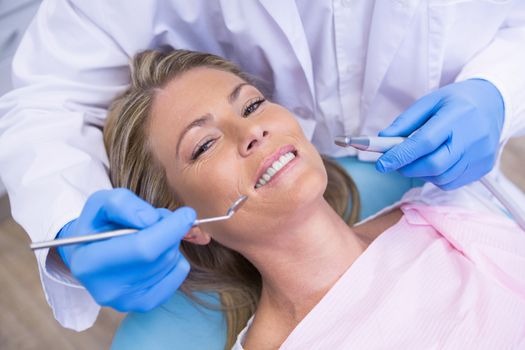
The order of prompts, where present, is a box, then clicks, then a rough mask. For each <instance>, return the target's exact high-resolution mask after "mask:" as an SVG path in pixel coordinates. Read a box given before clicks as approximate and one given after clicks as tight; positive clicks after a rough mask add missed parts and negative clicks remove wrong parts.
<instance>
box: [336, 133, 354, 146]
mask: <svg viewBox="0 0 525 350" xmlns="http://www.w3.org/2000/svg"><path fill="white" fill-rule="evenodd" d="M334 142H335V144H336V145H338V146H341V147H348V146H349V144H350V138H349V137H348V136H336V137H335V138H334Z"/></svg>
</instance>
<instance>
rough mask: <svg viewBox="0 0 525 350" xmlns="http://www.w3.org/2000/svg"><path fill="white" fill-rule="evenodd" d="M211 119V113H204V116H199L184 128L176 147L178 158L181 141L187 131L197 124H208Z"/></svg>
mask: <svg viewBox="0 0 525 350" xmlns="http://www.w3.org/2000/svg"><path fill="white" fill-rule="evenodd" d="M210 119H212V116H211V114H209V113H206V114H205V115H203V116H202V117H199V118H197V119H195V120H194V121H192V122H191V123H189V124H188V125H187V126H186V127H185V128H184V130H183V131H182V133H181V134H180V137H179V139H178V141H177V147H176V151H175V152H176V156H177V159H178V158H179V148H180V144H181V141H182V139H183V138H184V136H185V135H186V133H187V132H188V131H190V130H191V129H193V128H194V127H197V126H203V125H204V124H206V123H207V122H209V121H210Z"/></svg>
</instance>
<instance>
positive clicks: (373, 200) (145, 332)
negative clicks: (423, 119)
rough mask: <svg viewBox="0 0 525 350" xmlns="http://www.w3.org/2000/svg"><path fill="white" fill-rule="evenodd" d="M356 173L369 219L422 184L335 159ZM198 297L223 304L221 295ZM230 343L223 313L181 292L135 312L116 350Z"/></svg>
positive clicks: (117, 337)
mask: <svg viewBox="0 0 525 350" xmlns="http://www.w3.org/2000/svg"><path fill="white" fill-rule="evenodd" d="M335 160H336V161H337V162H338V163H339V164H340V165H341V166H342V167H343V168H344V169H345V170H347V172H348V173H350V174H352V178H353V179H354V181H355V183H356V185H357V188H358V189H359V194H360V197H361V218H360V219H364V218H366V217H368V216H370V215H372V214H374V213H376V212H378V211H379V210H381V209H383V208H385V207H387V206H388V205H390V204H393V203H394V202H396V201H398V200H399V199H401V196H402V195H403V194H404V193H405V192H406V191H408V190H409V189H410V188H412V187H418V186H422V185H423V182H422V181H420V180H413V179H408V178H405V177H403V176H401V175H399V174H397V173H389V174H380V173H379V172H377V171H376V170H375V168H374V166H375V165H374V163H364V162H359V161H358V160H357V159H356V158H355V157H343V158H335ZM198 296H199V297H200V298H201V299H203V300H204V301H206V302H208V303H211V304H213V305H219V304H220V299H219V296H218V294H215V293H210V294H205V293H200V294H198ZM225 344H226V322H225V319H224V317H223V314H222V312H220V311H214V310H210V309H208V308H205V307H203V306H201V305H199V304H196V303H194V302H192V301H191V300H190V299H188V298H187V297H186V296H185V295H184V294H182V293H181V292H176V293H175V294H174V295H173V297H172V298H171V299H170V300H169V301H168V302H167V303H165V304H164V305H161V306H159V307H157V308H155V309H153V310H151V311H148V312H145V313H133V312H132V313H129V314H128V315H127V316H126V317H125V318H124V320H123V321H122V323H121V324H120V326H119V328H118V329H117V332H116V334H115V336H114V338H113V343H112V345H111V349H112V350H144V349H147V350H157V349H185V350H191V349H196V350H197V349H199V350H202V349H206V350H215V349H217V350H222V349H224V345H225Z"/></svg>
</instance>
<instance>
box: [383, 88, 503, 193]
mask: <svg viewBox="0 0 525 350" xmlns="http://www.w3.org/2000/svg"><path fill="white" fill-rule="evenodd" d="M503 119H504V103H503V99H502V97H501V95H500V93H499V91H498V89H497V88H496V87H495V86H494V85H492V83H490V82H488V81H486V80H482V79H471V80H466V81H463V82H459V83H454V84H451V85H447V86H445V87H442V88H441V89H438V90H436V91H434V92H432V93H430V94H428V95H426V96H424V97H422V98H420V99H419V100H417V101H416V102H415V103H414V104H413V105H412V106H410V107H409V108H408V109H407V110H406V111H405V112H403V113H402V114H401V115H400V116H399V117H398V118H397V119H396V120H394V122H393V123H392V124H391V125H390V126H389V127H388V128H386V129H384V130H383V131H381V132H380V133H379V136H409V135H410V134H411V133H412V132H414V131H415V130H417V129H419V130H417V131H416V132H415V133H414V134H413V135H411V136H410V137H409V138H408V139H407V140H406V141H404V142H403V143H401V144H399V145H397V146H395V147H393V148H392V149H390V150H389V151H388V152H386V153H385V154H383V155H382V156H381V157H380V158H379V159H378V161H377V163H376V168H377V170H379V171H380V172H390V171H394V170H397V171H399V173H401V174H402V175H404V176H407V177H417V178H422V179H423V180H426V181H430V182H432V183H434V184H435V185H437V186H439V187H440V188H442V189H445V190H450V189H455V188H458V187H461V186H463V185H465V184H468V183H470V182H472V181H475V180H478V179H479V178H481V177H482V176H483V175H485V174H486V173H488V172H489V171H490V170H491V169H492V167H493V166H494V162H495V160H496V157H497V154H498V145H499V138H500V134H501V129H502V126H503Z"/></svg>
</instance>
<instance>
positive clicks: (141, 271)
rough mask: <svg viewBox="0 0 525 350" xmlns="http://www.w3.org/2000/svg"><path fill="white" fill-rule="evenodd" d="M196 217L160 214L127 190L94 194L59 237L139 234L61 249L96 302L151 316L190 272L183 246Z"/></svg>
mask: <svg viewBox="0 0 525 350" xmlns="http://www.w3.org/2000/svg"><path fill="white" fill-rule="evenodd" d="M195 218H196V214H195V211H194V210H193V209H192V208H189V207H183V208H180V209H177V210H175V211H174V212H171V211H169V210H167V209H155V208H154V207H152V206H151V205H150V204H148V203H147V202H145V201H143V200H142V199H141V198H139V197H138V196H136V195H135V194H134V193H132V192H131V191H129V190H127V189H123V188H118V189H113V190H103V191H99V192H96V193H94V194H93V195H91V196H90V197H89V198H88V200H87V202H86V204H85V206H84V208H83V210H82V213H81V214H80V216H79V217H78V218H77V219H75V220H73V221H71V222H69V223H68V224H67V225H65V226H64V227H63V228H62V230H61V231H60V233H59V237H60V238H65V237H73V236H79V235H85V234H89V233H93V232H102V231H107V230H113V229H119V228H136V229H139V230H140V231H139V232H137V233H133V234H130V235H126V236H120V237H113V238H110V239H107V240H101V241H95V242H90V243H82V244H76V245H70V246H63V247H59V248H58V251H59V253H60V256H61V257H62V260H63V261H64V263H65V264H66V265H67V266H68V267H69V269H70V270H71V273H72V274H73V275H74V276H75V277H76V278H77V279H78V280H79V281H80V282H81V283H82V284H83V285H84V286H85V287H86V289H87V290H88V291H89V293H90V294H91V295H92V296H93V298H94V299H95V301H96V302H97V303H98V304H100V305H103V306H110V307H112V308H114V309H116V310H119V311H139V312H141V311H147V310H150V309H152V308H154V307H156V306H158V305H160V304H162V303H164V302H165V301H167V299H169V297H170V296H171V295H172V294H173V293H174V292H175V291H176V290H177V288H178V287H179V286H180V285H181V283H182V282H183V281H184V279H185V278H186V276H187V275H188V273H189V270H190V266H189V263H188V261H187V260H186V259H185V258H184V256H183V255H182V254H181V253H180V252H179V244H180V241H181V239H182V238H183V237H184V236H185V234H186V233H187V232H188V231H189V230H190V229H191V226H192V224H193V222H194V221H195Z"/></svg>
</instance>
